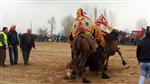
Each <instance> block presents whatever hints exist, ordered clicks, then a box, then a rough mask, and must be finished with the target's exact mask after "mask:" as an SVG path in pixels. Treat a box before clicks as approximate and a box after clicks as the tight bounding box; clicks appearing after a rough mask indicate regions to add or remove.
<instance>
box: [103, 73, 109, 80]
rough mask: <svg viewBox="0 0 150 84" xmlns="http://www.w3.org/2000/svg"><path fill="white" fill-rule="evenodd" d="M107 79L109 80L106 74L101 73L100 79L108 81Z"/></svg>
mask: <svg viewBox="0 0 150 84" xmlns="http://www.w3.org/2000/svg"><path fill="white" fill-rule="evenodd" d="M109 78H110V77H109V76H108V74H106V73H105V74H103V73H102V79H109Z"/></svg>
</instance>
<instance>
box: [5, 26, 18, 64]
mask: <svg viewBox="0 0 150 84" xmlns="http://www.w3.org/2000/svg"><path fill="white" fill-rule="evenodd" d="M8 41H9V57H10V64H11V65H16V64H18V48H17V45H19V38H18V34H17V32H16V25H11V28H10V31H9V33H8Z"/></svg>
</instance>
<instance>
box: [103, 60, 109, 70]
mask: <svg viewBox="0 0 150 84" xmlns="http://www.w3.org/2000/svg"><path fill="white" fill-rule="evenodd" d="M108 60H109V57H107V58H106V61H105V63H104V69H105V70H108Z"/></svg>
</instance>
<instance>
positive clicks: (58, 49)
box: [0, 43, 139, 84]
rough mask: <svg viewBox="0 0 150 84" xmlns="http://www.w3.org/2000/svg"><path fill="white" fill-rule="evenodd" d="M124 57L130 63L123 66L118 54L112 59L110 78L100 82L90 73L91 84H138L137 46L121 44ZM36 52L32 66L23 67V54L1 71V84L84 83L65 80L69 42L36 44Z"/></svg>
mask: <svg viewBox="0 0 150 84" xmlns="http://www.w3.org/2000/svg"><path fill="white" fill-rule="evenodd" d="M120 47H121V51H122V53H123V57H124V58H125V60H126V61H127V63H128V64H127V65H126V66H122V63H121V59H120V57H119V55H118V54H115V56H113V57H111V58H110V61H109V75H110V79H108V80H106V79H101V75H98V74H96V73H93V72H89V71H88V72H87V73H86V75H87V77H88V78H89V79H90V80H91V82H92V83H100V84H137V81H138V77H139V66H138V63H137V60H136V58H135V50H136V47H135V46H125V45H121V46H120ZM36 48H37V49H36V50H34V49H33V50H32V52H31V55H30V65H28V66H24V64H23V58H22V54H21V52H19V64H18V65H16V66H10V65H9V58H8V55H7V60H6V64H7V65H8V67H5V68H0V84H14V83H23V84H41V83H44V84H45V83H48V84H77V83H82V81H81V78H77V79H76V80H64V79H63V76H64V75H65V65H66V64H67V63H68V62H69V61H70V59H71V56H70V47H69V44H67V43H36ZM7 54H8V53H7Z"/></svg>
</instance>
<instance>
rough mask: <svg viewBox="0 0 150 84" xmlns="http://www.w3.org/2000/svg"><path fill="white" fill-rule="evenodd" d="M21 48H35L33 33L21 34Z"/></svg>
mask: <svg viewBox="0 0 150 84" xmlns="http://www.w3.org/2000/svg"><path fill="white" fill-rule="evenodd" d="M20 47H21V48H22V49H23V50H30V49H32V47H33V48H35V43H34V38H33V35H31V34H27V33H25V34H23V35H22V36H21V46H20Z"/></svg>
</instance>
